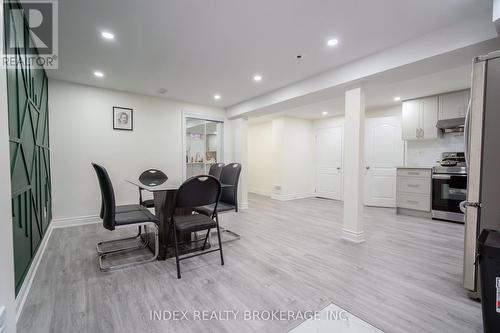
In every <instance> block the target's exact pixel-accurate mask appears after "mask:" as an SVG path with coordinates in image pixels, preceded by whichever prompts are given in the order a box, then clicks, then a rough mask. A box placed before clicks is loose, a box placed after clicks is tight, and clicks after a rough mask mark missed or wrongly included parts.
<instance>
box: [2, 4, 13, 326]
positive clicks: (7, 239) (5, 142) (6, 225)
mask: <svg viewBox="0 0 500 333" xmlns="http://www.w3.org/2000/svg"><path fill="white" fill-rule="evenodd" d="M0 7H1V8H0V23H1V24H3V6H0ZM0 35H1V36H0V51H1V53H2V54H3V45H4V40H3V34H0ZM6 79H7V77H6V72H5V70H0V110H1V112H0V156H2V158H1V159H0V184H2V186H0V272H1V273H0V311H1V310H2V307H5V316H4V317H5V318H6V327H7V332H9V333H10V332H15V331H16V319H15V318H16V307H15V296H14V290H15V285H14V253H13V249H14V244H13V236H12V235H13V234H12V215H11V193H10V159H9V158H8V156H10V153H9V125H8V124H9V121H8V114H7V108H8V106H7V82H6ZM1 326H2V324H1V323H0V327H1Z"/></svg>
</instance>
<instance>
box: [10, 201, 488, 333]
mask: <svg viewBox="0 0 500 333" xmlns="http://www.w3.org/2000/svg"><path fill="white" fill-rule="evenodd" d="M250 207H251V208H250V209H248V210H245V211H242V212H240V213H238V214H226V215H223V216H222V217H221V222H222V224H223V225H226V226H228V227H230V229H232V230H234V231H236V232H238V233H240V234H241V236H242V237H241V240H239V241H235V242H231V243H227V244H225V247H224V250H225V252H224V253H225V259H226V265H225V266H220V264H219V255H218V254H217V253H213V254H210V255H206V256H202V257H198V258H194V259H191V260H186V261H184V262H182V263H181V264H182V271H183V275H182V279H181V280H177V279H176V274H175V262H174V260H171V259H170V260H167V261H162V262H154V263H150V264H146V265H142V266H137V267H134V268H130V269H125V270H121V271H117V272H113V273H101V272H99V270H98V268H97V263H96V254H95V243H96V241H98V240H101V239H103V238H104V239H106V238H114V237H115V236H116V235H117V233H116V232H114V233H111V232H105V231H103V229H102V226H100V225H99V224H94V225H87V226H81V227H72V228H63V229H54V231H53V233H52V236H51V239H50V241H49V244H48V246H47V249H46V252H45V255H44V257H43V259H42V262H41V264H40V267H39V270H38V273H37V275H36V277H35V279H34V282H33V286H32V289H31V291H30V294H29V296H28V299H27V301H26V305H25V308H24V311H23V313H22V316H21V318H20V320H19V322H18V331H19V332H286V331H288V330H290V329H292V328H294V327H295V326H297V325H298V324H299V323H300V321H293V320H292V321H279V320H273V321H263V320H250V321H245V320H242V317H240V316H239V317H238V318H239V319H238V320H227V321H215V320H207V321H200V320H192V319H193V318H192V317H190V318H191V320H180V321H171V320H161V321H160V320H150V311H152V310H156V311H174V310H179V311H189V315H190V316H191V315H192V314H193V313H194V312H193V311H195V310H199V311H203V310H207V311H211V310H220V311H226V310H238V311H240V313H244V311H251V310H256V311H271V310H293V311H305V310H321V309H323V308H324V307H326V306H327V305H328V304H330V303H334V304H336V305H338V306H340V307H341V308H343V309H345V310H347V311H349V312H350V313H352V314H354V315H355V316H358V317H359V318H361V319H363V320H365V321H367V322H368V323H370V324H372V325H374V326H376V327H377V328H379V329H381V330H383V331H385V332H419V333H421V332H454V333H455V332H481V329H482V326H481V310H480V304H479V303H477V302H475V301H472V300H470V299H468V298H467V296H466V292H465V291H464V290H463V289H462V286H461V278H462V251H463V231H464V230H463V229H464V228H463V225H460V224H453V223H448V222H440V221H432V220H428V219H421V218H414V217H404V216H396V215H395V213H394V211H393V210H392V209H381V208H365V213H364V217H365V218H364V220H365V232H366V242H365V243H363V244H352V243H349V242H346V241H343V240H341V239H340V235H341V228H342V205H341V203H339V202H336V201H329V200H323V199H301V200H296V201H289V202H279V201H274V200H271V199H268V198H265V197H261V196H256V195H251V196H250ZM296 313H297V312H296ZM165 314H166V316H168V312H166V313H165Z"/></svg>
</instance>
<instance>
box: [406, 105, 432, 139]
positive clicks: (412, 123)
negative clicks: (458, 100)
mask: <svg viewBox="0 0 500 333" xmlns="http://www.w3.org/2000/svg"><path fill="white" fill-rule="evenodd" d="M437 120H438V97H437V96H433V97H426V98H421V99H415V100H411V101H405V102H403V108H402V137H403V140H418V139H434V138H437V137H438V129H437V128H436V123H437Z"/></svg>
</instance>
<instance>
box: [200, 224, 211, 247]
mask: <svg viewBox="0 0 500 333" xmlns="http://www.w3.org/2000/svg"><path fill="white" fill-rule="evenodd" d="M209 235H210V229H208V230H207V235H206V236H205V241H204V242H203V247H202V248H201V249H202V250H205V246H206V245H207V240H208V236H209Z"/></svg>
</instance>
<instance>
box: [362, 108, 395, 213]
mask: <svg viewBox="0 0 500 333" xmlns="http://www.w3.org/2000/svg"><path fill="white" fill-rule="evenodd" d="M365 128H366V132H365V163H366V169H365V194H364V199H365V205H367V206H381V207H395V206H396V167H397V166H399V165H402V164H403V153H404V143H403V141H402V140H401V135H400V133H401V117H399V116H391V117H377V118H367V119H366V121H365Z"/></svg>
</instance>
